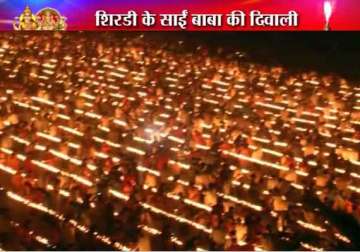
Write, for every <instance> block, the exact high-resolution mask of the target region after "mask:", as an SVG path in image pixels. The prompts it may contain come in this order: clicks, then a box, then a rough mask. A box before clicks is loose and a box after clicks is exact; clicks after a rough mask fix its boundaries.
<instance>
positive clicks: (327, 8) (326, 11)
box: [324, 1, 332, 22]
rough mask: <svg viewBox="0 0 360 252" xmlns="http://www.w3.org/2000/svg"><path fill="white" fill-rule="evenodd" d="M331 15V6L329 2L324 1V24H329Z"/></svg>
mask: <svg viewBox="0 0 360 252" xmlns="http://www.w3.org/2000/svg"><path fill="white" fill-rule="evenodd" d="M331 14H332V5H331V3H330V1H325V2H324V15H325V19H326V22H329V20H330V17H331Z"/></svg>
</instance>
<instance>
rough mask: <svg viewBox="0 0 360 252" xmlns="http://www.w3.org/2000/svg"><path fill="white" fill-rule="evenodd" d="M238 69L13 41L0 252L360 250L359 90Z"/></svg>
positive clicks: (179, 55) (103, 46) (4, 55)
mask: <svg viewBox="0 0 360 252" xmlns="http://www.w3.org/2000/svg"><path fill="white" fill-rule="evenodd" d="M238 56H239V53H235V52H234V53H233V54H227V55H223V54H221V50H219V52H218V53H215V54H211V53H209V50H207V49H206V47H205V46H203V47H198V48H195V47H194V48H193V50H188V48H186V41H178V42H174V41H171V42H166V41H163V42H161V43H159V41H158V40H155V41H153V40H151V39H149V38H147V35H146V34H145V35H141V34H136V35H134V34H132V35H131V36H130V35H129V36H127V34H125V35H123V36H119V35H115V34H109V33H100V34H97V33H96V34H95V33H49V34H46V33H45V34H43V33H42V34H37V33H23V34H16V33H3V34H1V35H0V76H1V78H0V87H1V88H0V104H1V105H0V160H1V161H0V187H1V188H0V249H4V250H29V249H31V250H37V249H40V250H53V249H61V250H96V249H101V250H198V251H201V250H336V249H341V250H345V249H356V248H357V249H359V247H357V246H358V243H356V242H357V241H356V240H354V239H353V236H352V233H354V232H356V230H358V229H356V228H359V225H360V197H359V194H360V160H359V143H360V87H359V85H356V83H352V82H349V81H347V80H346V79H344V78H341V77H338V76H335V75H320V74H318V73H316V72H301V73H297V72H290V71H288V70H287V69H285V68H284V67H280V66H264V65H259V64H255V63H249V62H248V61H242V59H241V57H238ZM334 214H342V215H341V216H346V218H350V220H351V221H352V223H353V224H354V229H351V230H350V231H349V228H347V229H346V228H345V229H344V228H342V226H341V225H339V223H338V222H337V221H336V220H334V218H332V217H333V216H334ZM355 237H356V235H355Z"/></svg>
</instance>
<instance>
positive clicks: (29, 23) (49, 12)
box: [13, 6, 67, 31]
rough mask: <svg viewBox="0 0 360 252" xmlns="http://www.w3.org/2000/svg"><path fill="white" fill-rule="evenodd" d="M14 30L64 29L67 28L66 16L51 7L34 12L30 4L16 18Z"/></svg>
mask: <svg viewBox="0 0 360 252" xmlns="http://www.w3.org/2000/svg"><path fill="white" fill-rule="evenodd" d="M13 26H14V30H17V31H21V30H23V31H33V30H38V31H63V30H66V26H67V25H66V17H64V16H61V15H60V13H59V12H58V11H57V10H55V9H53V8H50V7H46V8H44V9H41V10H40V11H38V12H37V13H36V14H33V12H32V10H31V9H30V7H29V6H26V8H25V10H24V11H23V13H21V15H20V16H19V17H16V18H15V21H14V24H13Z"/></svg>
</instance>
